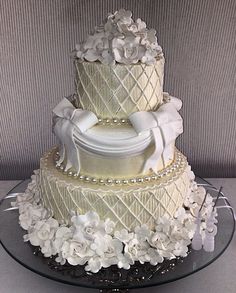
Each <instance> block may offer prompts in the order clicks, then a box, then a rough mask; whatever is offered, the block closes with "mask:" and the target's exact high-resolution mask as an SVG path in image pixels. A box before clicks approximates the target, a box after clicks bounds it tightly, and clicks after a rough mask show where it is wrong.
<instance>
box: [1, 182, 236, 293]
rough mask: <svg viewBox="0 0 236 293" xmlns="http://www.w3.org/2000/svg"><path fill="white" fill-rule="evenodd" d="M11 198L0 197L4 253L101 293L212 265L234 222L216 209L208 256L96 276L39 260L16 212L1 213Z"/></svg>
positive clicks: (225, 211)
mask: <svg viewBox="0 0 236 293" xmlns="http://www.w3.org/2000/svg"><path fill="white" fill-rule="evenodd" d="M197 182H198V184H201V185H204V187H205V188H206V189H207V190H208V191H209V193H210V194H211V195H212V196H213V197H216V196H217V193H218V191H217V189H216V188H214V186H212V185H211V184H209V183H208V182H206V181H205V180H203V179H200V178H197ZM28 183H29V180H25V181H23V182H21V184H19V185H17V186H16V187H15V188H14V189H13V190H11V192H12V193H14V192H16V193H18V192H24V190H25V189H26V186H27V184H28ZM11 201H14V199H11V198H8V199H6V198H3V200H1V201H0V227H1V229H0V242H1V244H2V246H3V247H4V249H5V250H6V251H7V253H8V254H9V255H10V256H11V257H12V258H14V259H15V260H16V261H17V262H18V263H20V264H21V265H23V266H24V267H26V268H27V269H29V270H31V271H33V272H35V273H37V274H39V275H41V276H43V277H46V278H49V279H52V280H54V281H58V282H61V283H65V284H70V285H74V286H81V287H87V288H94V289H99V290H100V292H102V293H105V292H106V293H111V292H124V293H126V292H128V290H129V289H134V288H144V287H150V286H157V285H161V284H165V283H169V282H173V281H176V280H179V279H181V278H184V277H187V276H189V275H191V274H193V273H195V272H197V271H199V270H201V269H203V268H205V267H206V266H208V265H209V264H211V263H212V262H214V261H215V260H216V259H217V258H218V257H219V256H220V255H221V254H222V253H223V252H224V251H225V249H226V248H227V247H228V245H229V244H230V242H231V240H232V237H233V234H234V230H235V220H234V214H233V211H232V210H231V209H230V208H223V209H219V210H218V218H217V219H218V225H217V226H218V233H217V235H216V237H215V250H214V251H213V252H211V253H209V252H205V251H204V250H203V249H202V250H199V251H194V250H190V251H189V254H188V256H187V257H185V258H177V259H175V260H171V261H166V262H164V263H163V264H160V265H157V266H151V265H150V264H144V265H141V264H139V263H136V264H135V265H134V266H132V267H131V268H130V270H124V269H118V268H117V267H114V266H112V267H110V268H107V269H102V270H101V271H99V273H97V274H93V273H89V272H86V271H85V270H84V267H82V266H77V267H72V268H71V266H67V265H64V266H61V265H58V264H57V263H56V262H55V261H54V259H52V258H45V257H42V255H41V253H40V251H39V250H38V248H35V247H33V246H32V245H30V244H29V243H24V242H23V235H24V234H26V232H25V231H24V230H23V229H22V228H21V227H20V226H19V223H18V216H19V214H18V211H17V210H12V211H4V210H5V209H7V208H9V207H10V203H11ZM218 204H219V205H221V206H222V205H229V204H228V202H226V201H225V200H219V201H218Z"/></svg>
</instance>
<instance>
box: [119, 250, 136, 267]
mask: <svg viewBox="0 0 236 293" xmlns="http://www.w3.org/2000/svg"><path fill="white" fill-rule="evenodd" d="M133 264H134V260H133V258H132V255H131V254H130V253H123V254H119V255H118V264H117V266H118V268H120V269H122V268H123V269H125V270H129V269H130V266H131V265H133Z"/></svg>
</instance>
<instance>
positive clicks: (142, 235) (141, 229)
mask: <svg viewBox="0 0 236 293" xmlns="http://www.w3.org/2000/svg"><path fill="white" fill-rule="evenodd" d="M134 232H135V237H136V238H137V239H138V240H139V241H146V240H149V238H150V236H151V230H150V229H149V228H148V226H147V225H145V224H143V225H141V226H137V227H136V228H135V229H134Z"/></svg>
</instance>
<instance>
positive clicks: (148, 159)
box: [16, 10, 212, 272]
mask: <svg viewBox="0 0 236 293" xmlns="http://www.w3.org/2000/svg"><path fill="white" fill-rule="evenodd" d="M131 16H132V14H131V12H129V11H125V10H119V11H117V12H115V13H114V14H110V15H108V18H107V19H106V21H105V22H104V23H103V24H102V25H100V26H98V27H96V28H95V32H94V34H92V35H90V36H89V37H88V39H87V40H86V41H85V42H83V43H82V44H80V45H78V46H76V58H75V61H74V63H75V68H76V94H75V95H73V96H72V97H70V98H69V99H67V98H64V99H63V100H62V101H61V102H60V103H59V104H58V105H57V106H56V107H55V108H54V110H53V112H54V114H55V117H54V119H53V120H54V121H53V122H54V123H53V124H54V125H53V131H54V133H55V135H56V136H57V137H58V139H59V141H60V146H59V147H57V146H56V147H53V148H52V149H51V150H49V151H48V152H46V153H45V154H44V155H43V157H42V158H41V161H40V170H39V171H37V172H36V175H34V176H33V181H32V183H31V184H30V185H29V187H28V189H27V190H26V193H25V196H24V197H22V196H21V197H18V199H17V202H16V205H17V206H19V210H20V224H21V226H22V227H23V228H24V229H26V230H28V234H27V235H25V241H28V240H29V241H30V242H31V244H32V245H38V246H40V247H41V251H42V253H43V254H44V255H45V256H46V257H49V256H52V255H55V256H56V260H57V261H58V262H60V263H61V264H64V263H65V262H66V261H68V262H69V263H70V264H71V265H78V264H79V265H84V264H86V267H85V269H86V270H89V271H92V272H97V271H99V270H100V269H101V268H102V267H109V266H110V265H118V267H120V268H125V269H128V268H129V267H130V265H132V264H134V262H135V261H140V262H141V263H144V262H150V263H151V264H154V265H155V264H157V263H160V262H162V261H163V260H164V258H167V259H171V258H175V257H176V256H186V255H187V251H188V245H189V244H190V243H191V239H192V238H193V237H194V233H195V230H196V223H195V222H196V218H197V215H198V213H199V209H200V207H201V205H202V203H203V201H204V197H205V190H204V189H203V188H201V187H197V185H196V183H195V182H194V174H193V173H192V171H191V170H190V167H189V166H188V163H187V160H186V158H185V157H184V156H183V155H182V154H181V153H180V152H179V151H178V150H177V149H176V148H175V140H176V138H177V137H178V135H180V134H181V133H182V131H183V129H182V118H181V116H180V115H179V113H178V111H179V110H180V109H181V106H182V103H181V101H180V100H179V99H177V98H174V97H172V96H170V95H169V94H168V93H165V92H163V76H164V56H163V53H162V49H161V47H160V46H159V45H158V43H157V38H156V35H155V34H156V32H155V30H153V29H147V27H146V24H145V23H144V22H143V21H142V20H141V19H137V20H136V21H134V20H133V19H132V17H131ZM211 212H212V198H211V197H210V196H209V195H208V196H207V200H206V201H205V203H204V204H203V207H202V211H201V216H202V219H207V217H209V213H211ZM203 222H204V221H203ZM200 229H201V231H200V232H201V233H202V234H204V223H202V226H201V227H200ZM203 237H204V235H203Z"/></svg>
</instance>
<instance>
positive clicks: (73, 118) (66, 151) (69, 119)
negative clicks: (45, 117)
mask: <svg viewBox="0 0 236 293" xmlns="http://www.w3.org/2000/svg"><path fill="white" fill-rule="evenodd" d="M53 113H54V114H56V115H57V121H56V124H55V126H54V133H55V134H56V136H57V137H58V138H59V140H60V141H61V149H60V159H59V161H58V164H61V163H62V162H63V161H64V159H65V157H66V167H65V170H66V171H67V170H68V169H70V168H71V167H74V169H75V170H76V171H77V172H78V173H79V172H80V157H79V152H78V148H77V147H76V145H75V140H74V130H75V129H76V130H77V131H79V132H81V133H83V132H85V131H86V130H87V129H89V128H90V127H92V126H94V125H95V124H96V123H97V122H98V119H97V116H96V115H95V114H94V113H93V112H90V111H87V110H82V109H76V108H75V107H74V106H73V105H72V104H71V103H70V102H69V100H67V99H66V98H64V99H63V100H62V101H61V102H60V103H59V104H58V105H57V106H56V107H55V108H54V110H53Z"/></svg>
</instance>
